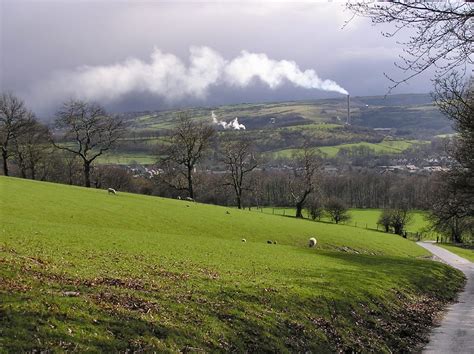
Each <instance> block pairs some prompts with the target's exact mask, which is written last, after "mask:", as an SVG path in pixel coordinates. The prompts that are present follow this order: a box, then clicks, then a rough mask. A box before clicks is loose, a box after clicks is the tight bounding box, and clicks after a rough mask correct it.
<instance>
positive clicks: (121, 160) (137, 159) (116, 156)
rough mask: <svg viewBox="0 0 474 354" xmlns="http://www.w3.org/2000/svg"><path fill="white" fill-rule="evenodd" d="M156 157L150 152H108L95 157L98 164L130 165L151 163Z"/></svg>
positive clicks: (154, 161)
mask: <svg viewBox="0 0 474 354" xmlns="http://www.w3.org/2000/svg"><path fill="white" fill-rule="evenodd" d="M156 161H157V157H156V155H155V156H154V155H153V154H152V153H151V152H150V154H145V153H143V154H130V153H118V152H116V153H108V154H104V155H102V156H100V157H98V158H97V163H99V164H115V165H131V164H133V163H138V164H142V165H151V164H154V163H156Z"/></svg>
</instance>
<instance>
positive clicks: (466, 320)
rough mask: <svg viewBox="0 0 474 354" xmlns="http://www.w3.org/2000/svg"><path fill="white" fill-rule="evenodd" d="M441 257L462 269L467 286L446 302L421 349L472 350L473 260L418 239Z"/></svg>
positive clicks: (425, 350) (434, 351)
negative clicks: (437, 323) (448, 303)
mask: <svg viewBox="0 0 474 354" xmlns="http://www.w3.org/2000/svg"><path fill="white" fill-rule="evenodd" d="M418 244H419V245H420V246H421V247H424V248H426V249H427V250H428V251H430V252H431V253H432V254H433V255H435V256H436V257H437V258H439V259H440V260H441V261H443V262H445V263H447V264H449V265H451V266H453V267H454V268H457V269H459V270H460V271H462V272H463V273H464V274H465V275H466V278H467V283H466V287H465V288H464V290H463V292H462V293H460V294H459V298H458V302H457V303H456V304H453V305H451V306H449V308H448V312H447V313H446V315H445V316H444V318H443V320H442V322H441V325H440V326H439V327H437V328H435V329H434V330H433V332H432V333H431V336H430V341H429V343H428V344H427V345H426V346H425V348H424V349H423V353H443V354H446V353H469V354H474V263H472V262H470V261H468V260H467V259H464V258H462V257H459V256H457V255H455V254H454V253H452V252H449V251H448V250H446V249H444V248H441V247H438V246H436V245H435V244H434V243H430V242H418Z"/></svg>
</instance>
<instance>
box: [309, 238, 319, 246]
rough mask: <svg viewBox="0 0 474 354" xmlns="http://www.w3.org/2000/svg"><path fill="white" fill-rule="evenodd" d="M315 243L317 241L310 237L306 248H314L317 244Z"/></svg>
mask: <svg viewBox="0 0 474 354" xmlns="http://www.w3.org/2000/svg"><path fill="white" fill-rule="evenodd" d="M317 243H318V241H317V240H316V239H315V238H314V237H311V238H310V239H309V243H308V246H309V247H311V248H312V247H316V244H317Z"/></svg>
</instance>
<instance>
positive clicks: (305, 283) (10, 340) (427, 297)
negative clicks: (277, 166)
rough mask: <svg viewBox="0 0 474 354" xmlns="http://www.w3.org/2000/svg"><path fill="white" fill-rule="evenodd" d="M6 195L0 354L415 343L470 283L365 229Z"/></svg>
mask: <svg viewBox="0 0 474 354" xmlns="http://www.w3.org/2000/svg"><path fill="white" fill-rule="evenodd" d="M0 195H1V196H2V197H1V198H0V220H1V221H2V222H1V226H0V265H1V267H0V284H1V287H0V304H1V307H0V318H1V320H0V334H1V335H0V351H2V352H25V351H28V352H33V351H35V352H40V351H53V352H56V351H57V352H64V351H78V352H98V351H100V352H104V351H105V352H117V351H147V352H153V351H155V352H177V351H201V350H202V351H207V352H211V351H212V352H227V351H239V352H242V351H252V352H307V351H311V352H335V351H376V352H393V351H398V352H399V351H413V350H415V349H416V348H417V347H418V345H419V344H420V343H421V342H423V341H424V340H426V335H427V333H428V331H429V329H430V326H431V324H432V320H433V318H434V317H431V315H430V313H432V312H433V311H435V312H436V311H439V310H440V309H441V308H442V306H443V305H444V304H445V303H446V302H447V301H450V300H452V299H453V298H454V297H455V294H456V291H457V290H458V289H459V288H460V286H462V283H463V277H462V275H461V274H460V273H459V272H458V271H456V270H454V269H452V268H450V267H448V266H446V265H444V264H441V263H437V262H433V261H430V260H428V259H427V258H428V257H429V254H428V252H427V251H426V250H424V249H423V248H421V247H419V246H417V245H416V244H415V243H413V242H411V241H408V240H405V239H403V238H401V237H398V236H394V235H389V234H384V233H381V232H376V231H371V230H366V229H361V228H354V227H350V226H343V225H342V226H339V225H332V224H327V223H315V222H311V221H307V220H297V219H295V218H283V217H281V216H273V215H268V214H265V213H255V212H252V211H242V210H235V209H229V208H224V207H217V206H210V205H204V204H199V203H191V202H186V201H180V200H171V199H163V198H157V197H150V196H142V195H135V194H127V193H119V194H118V195H108V194H107V192H106V191H104V190H97V189H85V188H82V187H73V186H64V185H57V184H51V183H44V182H36V181H31V180H21V179H15V178H7V177H0ZM313 236H314V237H316V238H317V239H318V245H317V247H316V248H315V249H310V248H308V247H307V242H308V238H309V237H313ZM242 239H245V240H246V242H242ZM270 240H271V241H272V244H269V243H267V242H268V241H270Z"/></svg>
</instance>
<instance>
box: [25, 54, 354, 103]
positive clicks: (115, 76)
mask: <svg viewBox="0 0 474 354" xmlns="http://www.w3.org/2000/svg"><path fill="white" fill-rule="evenodd" d="M255 80H260V81H261V82H263V83H264V84H266V85H267V86H268V87H269V88H271V89H275V88H277V87H279V86H280V85H282V84H283V83H284V82H289V83H292V84H293V85H295V86H297V87H303V88H306V89H319V90H324V91H334V92H339V93H341V94H348V92H347V91H346V90H345V89H344V88H342V87H341V86H339V85H338V84H337V83H336V82H334V81H332V80H323V79H321V78H319V76H318V75H317V74H316V72H315V71H314V70H313V69H308V70H304V71H302V70H301V69H300V68H299V67H298V65H297V64H296V63H295V62H294V61H288V60H273V59H270V58H268V56H267V55H266V54H257V53H249V52H247V51H242V52H241V53H240V55H239V56H237V57H236V58H234V59H232V60H226V59H225V58H224V57H223V56H222V55H220V54H219V53H218V52H216V51H215V50H213V49H211V48H209V47H191V48H190V57H189V65H186V64H185V63H184V62H183V61H182V60H181V59H179V58H178V57H177V56H175V55H173V54H169V53H163V52H162V51H160V50H159V49H156V48H155V49H154V51H153V52H152V54H151V59H150V61H149V62H145V61H142V60H139V59H136V58H130V59H127V60H125V61H124V62H121V63H116V64H112V65H104V66H82V67H79V68H77V69H76V70H74V71H70V72H62V73H56V74H55V75H54V76H53V77H52V78H51V79H50V80H48V81H46V82H42V83H40V84H39V85H38V86H37V87H35V88H34V90H33V93H32V96H33V98H34V97H35V96H39V97H41V99H43V100H44V93H45V92H47V93H48V95H49V96H51V97H54V98H55V99H58V98H71V97H73V98H82V99H93V100H96V101H100V102H102V101H105V102H108V101H115V100H118V99H120V98H121V97H122V96H124V95H126V94H129V93H140V92H147V93H151V94H153V95H156V96H159V97H162V98H164V99H165V100H167V101H176V100H180V99H184V98H186V97H192V98H201V99H203V98H205V97H206V95H207V94H208V91H209V89H210V88H211V87H212V86H218V85H227V86H239V87H246V86H248V85H251V84H252V82H254V81H255Z"/></svg>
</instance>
